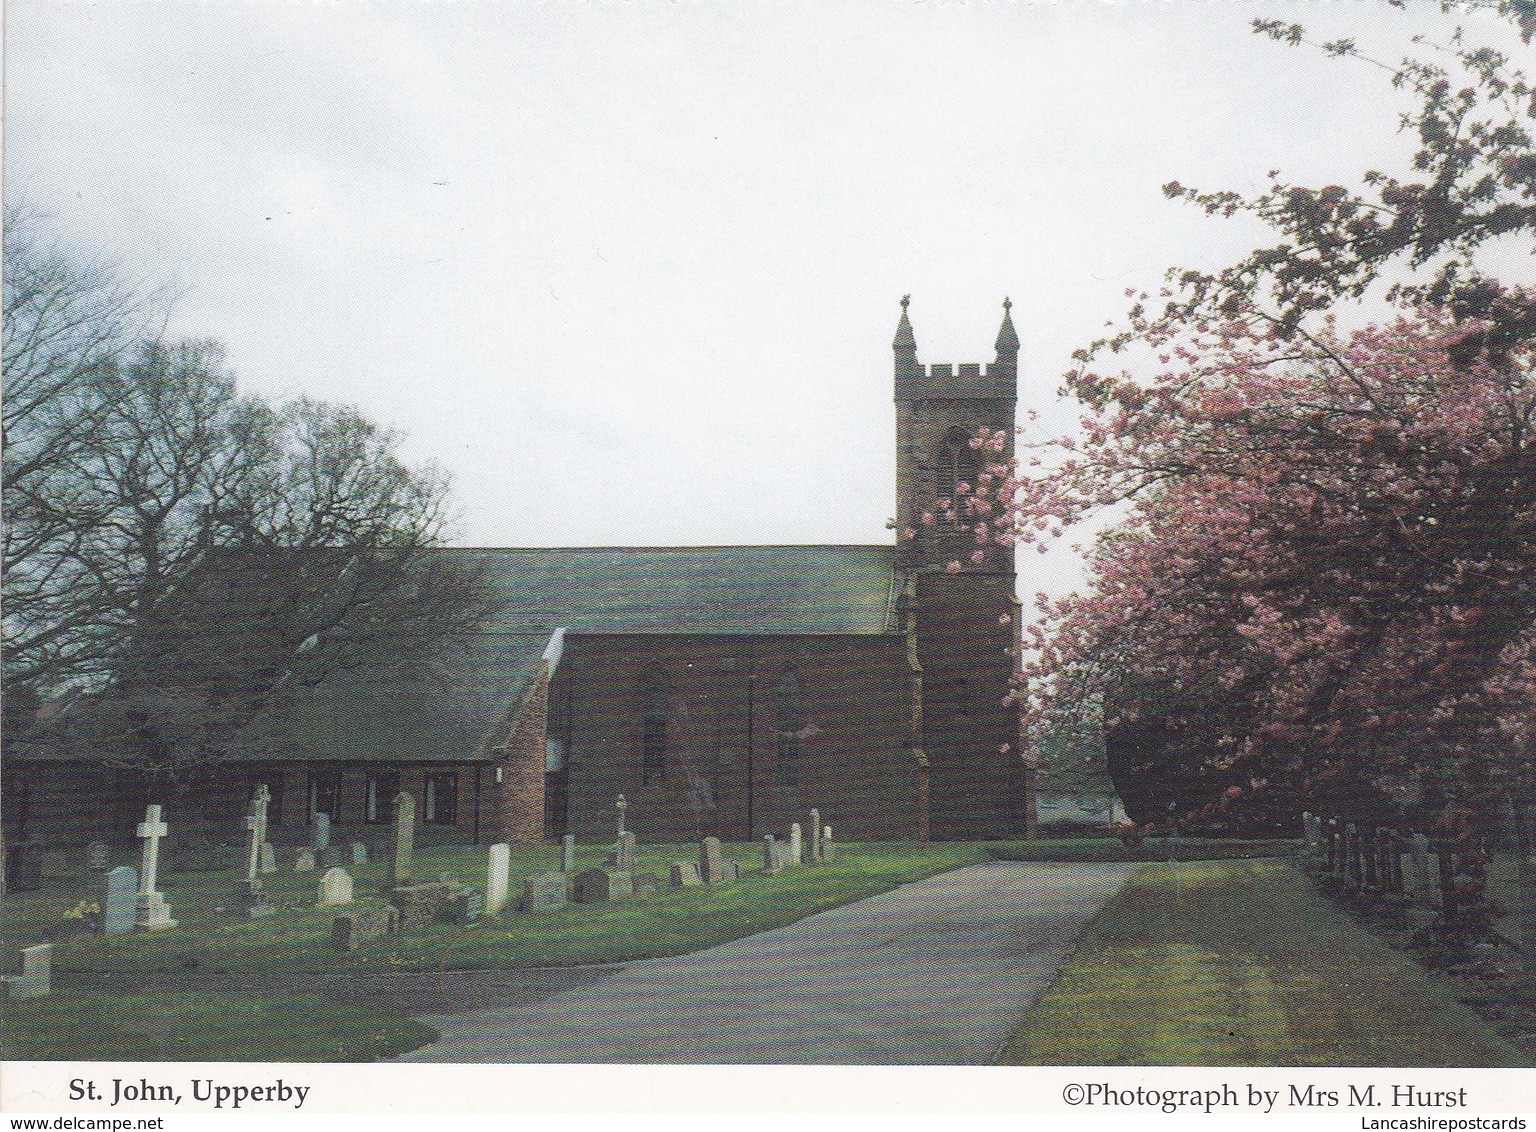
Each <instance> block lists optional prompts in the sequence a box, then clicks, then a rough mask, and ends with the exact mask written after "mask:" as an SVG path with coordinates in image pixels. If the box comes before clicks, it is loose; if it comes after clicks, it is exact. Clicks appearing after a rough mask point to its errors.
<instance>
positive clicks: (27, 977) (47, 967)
mask: <svg viewBox="0 0 1536 1132" xmlns="http://www.w3.org/2000/svg"><path fill="white" fill-rule="evenodd" d="M52 979H53V944H51V943H40V944H38V945H37V946H36V947H24V948H22V949H21V974H20V975H7V976H5V994H6V997H7V998H44V997H46V996H47V995H49V994H52V993H53V984H52Z"/></svg>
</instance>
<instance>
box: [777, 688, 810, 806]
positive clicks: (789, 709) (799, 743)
mask: <svg viewBox="0 0 1536 1132" xmlns="http://www.w3.org/2000/svg"><path fill="white" fill-rule="evenodd" d="M774 734H775V735H776V736H777V739H778V743H777V748H778V756H779V779H780V781H782V782H783V783H784V784H785V785H786V786H793V785H795V784H796V783H797V782H799V781H800V755H801V752H802V750H803V749H804V746H805V720H804V718H802V716H801V707H800V677H799V675H798V674H797V673H796V672H795V670H794V669H793V668H791V667H786V668H785V669H784V671H783V672H781V673H780V674H779V683H778V686H777V687H776V688H775V689H774Z"/></svg>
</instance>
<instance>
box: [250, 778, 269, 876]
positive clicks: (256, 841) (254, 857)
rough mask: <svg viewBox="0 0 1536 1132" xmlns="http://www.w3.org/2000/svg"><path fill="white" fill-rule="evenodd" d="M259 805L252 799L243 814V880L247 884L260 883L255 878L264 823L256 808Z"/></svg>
mask: <svg viewBox="0 0 1536 1132" xmlns="http://www.w3.org/2000/svg"><path fill="white" fill-rule="evenodd" d="M260 805H261V803H260V802H259V801H258V800H256V799H252V800H251V808H250V812H249V813H247V814H246V816H245V830H246V840H245V882H246V883H247V884H260V883H261V881H259V880H257V879H256V878H257V877H258V876H259V875H260V874H261V842H262V832H263V831H262V828H261V827H262V826H263V825H265V824H266V823H265V822H264V821H262V815H261V813H260V811H259V809H258V807H259V806H260Z"/></svg>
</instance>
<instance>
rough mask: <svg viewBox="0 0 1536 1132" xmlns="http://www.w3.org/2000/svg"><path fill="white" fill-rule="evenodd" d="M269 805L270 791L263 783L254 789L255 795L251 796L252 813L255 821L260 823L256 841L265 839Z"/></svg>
mask: <svg viewBox="0 0 1536 1132" xmlns="http://www.w3.org/2000/svg"><path fill="white" fill-rule="evenodd" d="M271 805H272V791H270V790H268V789H267V784H266V783H265V782H263V783H262V784H261V785H260V786H258V787H256V793H254V794H252V795H251V808H252V812H253V813H254V814H255V815H256V820H257V821H259V822H260V823H261V827H260V828H259V829H258V830H257V831H256V834H257V836H256V840H257V841H265V840H266V839H267V811H268V809H269V807H270V806H271Z"/></svg>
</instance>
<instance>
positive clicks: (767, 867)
mask: <svg viewBox="0 0 1536 1132" xmlns="http://www.w3.org/2000/svg"><path fill="white" fill-rule="evenodd" d="M780 871H782V870H781V869H780V868H779V855H778V854H777V853H775V852H774V851H773V834H771V833H765V834H763V872H765V873H777V872H780Z"/></svg>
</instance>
